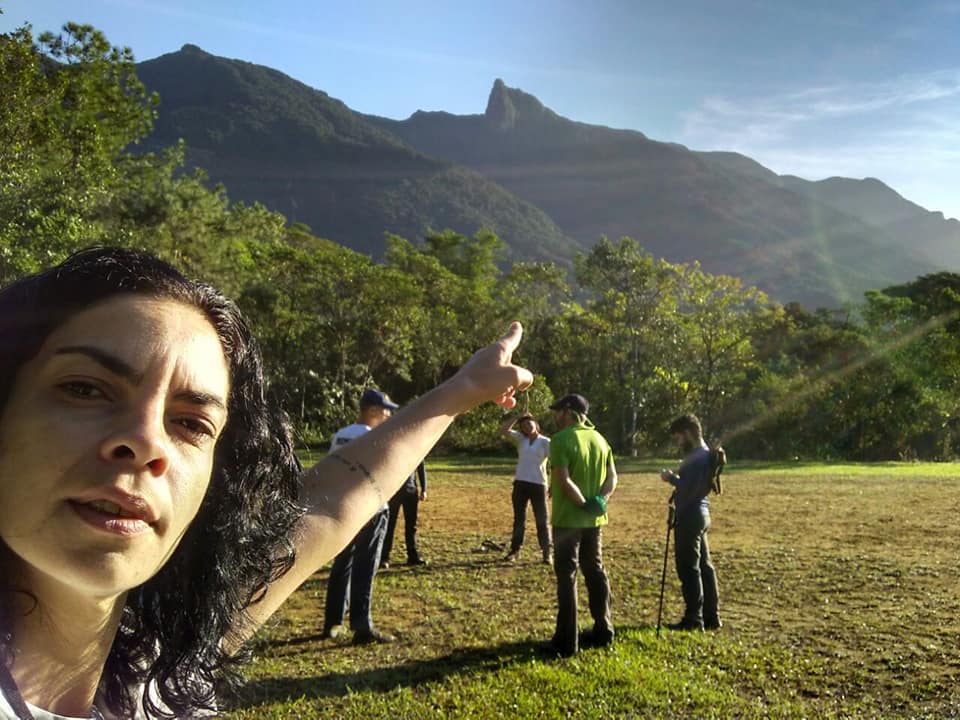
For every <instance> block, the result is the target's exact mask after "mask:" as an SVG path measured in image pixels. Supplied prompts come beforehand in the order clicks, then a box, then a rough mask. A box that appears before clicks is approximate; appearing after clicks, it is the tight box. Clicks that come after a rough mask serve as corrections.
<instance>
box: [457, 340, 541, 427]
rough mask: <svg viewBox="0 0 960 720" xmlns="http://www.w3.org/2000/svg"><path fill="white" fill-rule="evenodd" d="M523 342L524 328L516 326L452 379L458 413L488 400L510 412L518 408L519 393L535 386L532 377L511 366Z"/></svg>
mask: <svg viewBox="0 0 960 720" xmlns="http://www.w3.org/2000/svg"><path fill="white" fill-rule="evenodd" d="M522 338H523V326H522V325H521V324H520V323H518V322H515V323H513V324H512V325H511V326H510V329H509V330H508V331H507V333H506V334H505V335H504V336H503V337H501V338H500V339H499V340H497V341H496V342H495V343H493V344H491V345H487V346H486V347H485V348H482V349H480V350H478V351H477V352H475V353H474V354H473V357H471V358H470V359H469V360H468V361H467V362H466V364H465V365H464V366H463V367H462V368H460V370H459V371H458V372H457V374H456V375H454V376H453V377H452V378H451V379H450V385H451V389H453V390H454V391H455V392H456V394H457V398H458V403H457V404H458V409H457V412H458V413H461V412H466V411H467V410H470V409H472V408H474V407H476V406H477V405H480V404H481V403H483V402H486V401H488V400H489V401H492V402H495V403H496V404H497V405H499V406H501V407H503V408H506V409H508V410H509V409H511V408H514V407H516V405H517V399H516V397H515V395H516V393H517V392H519V391H521V390H526V389H527V388H528V387H530V386H531V385H532V384H533V373H531V372H530V371H529V370H527V369H526V368H522V367H519V366H517V365H514V364H513V362H512V360H513V352H514V350H516V349H517V347H518V346H519V345H520V340H521V339H522Z"/></svg>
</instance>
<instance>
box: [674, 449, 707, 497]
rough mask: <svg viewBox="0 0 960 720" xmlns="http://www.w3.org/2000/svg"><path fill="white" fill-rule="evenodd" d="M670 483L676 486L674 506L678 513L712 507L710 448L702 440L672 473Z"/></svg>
mask: <svg viewBox="0 0 960 720" xmlns="http://www.w3.org/2000/svg"><path fill="white" fill-rule="evenodd" d="M670 484H671V485H673V486H674V487H675V488H676V492H675V493H674V498H673V502H674V506H675V507H676V508H677V513H682V512H686V511H690V510H693V509H695V508H703V509H705V510H706V509H709V508H710V501H709V500H708V499H707V496H709V495H710V490H711V487H712V486H711V484H710V449H709V448H708V447H707V445H706V443H703V442H701V444H700V447H698V448H694V449H693V450H692V451H691V452H690V453H689V454H688V455H687V456H686V457H685V458H684V459H683V462H681V463H680V467H679V468H678V469H677V472H675V473H670Z"/></svg>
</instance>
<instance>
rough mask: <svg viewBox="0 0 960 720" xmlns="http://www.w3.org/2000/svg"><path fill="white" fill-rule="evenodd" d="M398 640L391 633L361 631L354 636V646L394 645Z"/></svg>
mask: <svg viewBox="0 0 960 720" xmlns="http://www.w3.org/2000/svg"><path fill="white" fill-rule="evenodd" d="M395 640H396V638H395V637H394V636H393V635H391V634H390V633H385V632H381V631H380V630H377V629H375V628H370V629H369V630H360V631H359V632H355V633H354V634H353V644H354V645H370V644H371V643H392V642H394V641H395Z"/></svg>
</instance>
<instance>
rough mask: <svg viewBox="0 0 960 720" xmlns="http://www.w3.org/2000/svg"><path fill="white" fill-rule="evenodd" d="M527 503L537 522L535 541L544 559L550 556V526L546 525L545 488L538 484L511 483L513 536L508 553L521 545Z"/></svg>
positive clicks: (525, 522) (518, 481)
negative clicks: (531, 508)
mask: <svg viewBox="0 0 960 720" xmlns="http://www.w3.org/2000/svg"><path fill="white" fill-rule="evenodd" d="M527 502H529V503H530V505H531V506H532V507H533V517H534V520H536V522H537V541H538V542H539V543H540V550H542V551H543V556H544V557H549V555H550V526H549V525H548V524H547V486H546V485H540V484H539V483H531V482H524V481H523V480H514V481H513V536H512V537H511V538H510V552H516V551H517V550H519V549H520V548H521V546H522V545H523V535H524V530H525V529H526V527H525V526H526V524H527Z"/></svg>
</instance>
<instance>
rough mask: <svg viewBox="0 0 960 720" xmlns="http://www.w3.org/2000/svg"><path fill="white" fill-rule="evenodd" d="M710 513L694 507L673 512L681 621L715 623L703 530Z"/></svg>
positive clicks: (713, 579) (715, 599) (715, 597)
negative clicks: (675, 514) (681, 607)
mask: <svg viewBox="0 0 960 720" xmlns="http://www.w3.org/2000/svg"><path fill="white" fill-rule="evenodd" d="M709 529H710V512H709V511H708V510H706V509H705V508H700V507H694V508H690V509H687V510H684V511H683V512H681V513H677V524H676V525H675V526H674V528H673V538H674V552H675V558H676V562H677V576H678V577H679V578H680V587H681V589H682V591H683V602H684V604H685V605H686V610H685V612H684V614H683V619H684V620H685V621H688V622H692V623H699V622H707V623H712V622H716V621H717V620H718V619H719V615H718V605H719V602H720V599H719V593H718V591H717V573H716V570H715V569H714V567H713V563H711V562H710V546H709V545H708V544H707V531H708V530H709Z"/></svg>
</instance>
